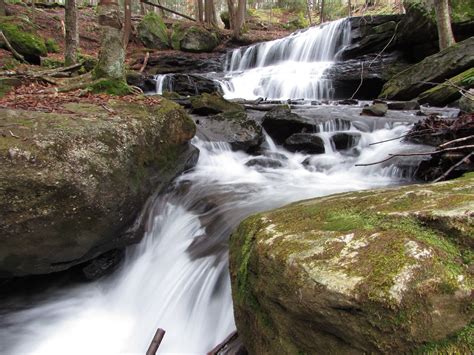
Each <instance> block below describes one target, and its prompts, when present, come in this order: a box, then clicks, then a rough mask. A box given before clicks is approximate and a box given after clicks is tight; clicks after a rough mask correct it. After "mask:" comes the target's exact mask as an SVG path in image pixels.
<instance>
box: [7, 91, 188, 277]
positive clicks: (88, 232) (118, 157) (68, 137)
mask: <svg viewBox="0 0 474 355" xmlns="http://www.w3.org/2000/svg"><path fill="white" fill-rule="evenodd" d="M60 112H63V113H43V112H39V111H24V110H11V109H0V244H1V246H2V247H1V248H0V277H13V276H24V275H30V274H44V273H51V272H56V271H61V270H65V269H68V268H70V267H71V266H73V265H76V264H80V263H83V262H84V261H87V260H91V259H93V258H94V257H96V256H98V255H100V254H103V253H105V252H107V251H109V250H113V249H119V248H123V247H124V246H126V245H129V244H131V243H135V242H137V241H139V240H140V238H141V237H142V236H143V223H139V220H137V217H139V216H140V212H141V211H142V210H143V208H144V206H145V204H146V201H147V199H149V198H150V196H152V195H153V194H154V193H155V192H157V191H159V190H160V189H161V188H163V187H164V186H165V185H166V184H167V183H169V182H170V181H171V180H172V179H173V178H174V177H175V176H176V175H177V174H179V173H180V172H182V171H183V170H184V169H186V168H187V167H189V166H190V165H192V164H193V162H195V161H196V153H197V152H196V150H195V148H193V147H192V146H190V144H189V143H188V142H189V140H190V139H191V138H192V137H193V136H194V134H195V125H194V123H193V121H192V120H191V119H190V118H189V117H188V116H187V115H186V113H185V112H184V111H183V110H182V109H181V108H180V107H179V106H178V105H177V104H174V103H172V102H171V101H168V100H165V99H163V100H162V101H161V102H160V104H159V105H156V106H154V107H151V106H147V105H142V104H140V103H124V102H120V101H118V100H117V101H115V100H110V101H109V102H108V103H107V105H106V106H103V105H102V106H101V105H98V104H93V103H68V104H64V106H63V107H62V108H61V111H60Z"/></svg>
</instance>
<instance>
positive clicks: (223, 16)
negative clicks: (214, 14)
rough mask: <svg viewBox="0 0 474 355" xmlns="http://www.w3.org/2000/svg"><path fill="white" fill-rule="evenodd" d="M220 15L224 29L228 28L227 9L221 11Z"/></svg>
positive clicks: (228, 17)
mask: <svg viewBox="0 0 474 355" xmlns="http://www.w3.org/2000/svg"><path fill="white" fill-rule="evenodd" d="M220 17H221V20H222V23H223V24H224V28H225V29H226V30H230V16H229V11H222V12H221V15H220Z"/></svg>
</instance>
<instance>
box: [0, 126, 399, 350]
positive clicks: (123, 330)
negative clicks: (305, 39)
mask: <svg viewBox="0 0 474 355" xmlns="http://www.w3.org/2000/svg"><path fill="white" fill-rule="evenodd" d="M357 126H359V125H356V124H351V123H350V124H349V125H348V124H347V123H341V122H339V123H337V121H332V122H326V123H324V124H321V125H319V126H317V127H315V131H319V132H320V133H318V134H326V135H329V134H333V133H334V132H340V131H341V130H342V131H345V132H357V133H358V134H360V135H361V139H360V141H359V143H358V145H357V146H356V148H357V149H358V151H359V152H360V154H358V155H357V154H356V155H351V154H347V152H339V151H335V150H333V149H332V148H331V147H329V146H326V152H327V153H326V154H320V155H314V156H308V155H304V154H301V153H290V152H288V151H286V150H284V149H283V148H281V147H279V146H276V145H275V144H274V143H273V141H272V140H271V139H270V138H269V137H267V138H266V140H267V143H266V144H265V145H266V146H267V148H266V150H265V151H264V152H263V153H262V154H263V156H272V158H274V159H278V160H280V161H281V164H282V166H281V167H279V168H273V169H271V168H264V167H259V166H253V167H248V166H246V165H245V164H246V163H247V162H248V161H249V160H250V159H253V158H255V157H254V156H250V155H248V154H246V153H244V152H234V151H231V150H230V147H229V146H228V145H227V144H225V143H212V142H206V141H203V140H199V139H197V138H196V139H195V140H194V144H195V145H196V146H197V147H198V148H199V149H200V152H201V154H200V158H199V161H198V163H197V166H196V167H195V168H194V169H193V170H192V171H190V172H188V173H186V174H184V175H182V176H181V177H180V178H178V179H177V181H176V182H175V184H174V187H173V188H172V189H170V190H169V191H168V192H167V193H164V194H163V195H161V196H160V197H159V198H158V199H157V200H156V201H155V202H154V207H153V209H152V212H151V214H150V216H149V221H148V231H147V233H146V235H145V237H144V239H143V241H142V242H141V243H140V244H139V245H138V246H135V247H131V248H129V250H128V252H127V257H126V261H125V263H124V265H123V266H122V268H121V270H120V271H118V272H116V273H115V274H114V275H112V276H110V277H108V278H105V279H102V280H100V281H97V282H95V283H92V284H87V285H83V286H79V287H74V288H72V289H69V290H61V291H57V292H53V293H48V294H47V295H43V298H44V300H41V301H37V302H36V303H35V304H34V305H30V307H31V308H26V309H24V310H21V311H15V312H13V311H10V312H5V311H3V316H2V318H1V320H0V327H1V329H2V331H1V332H0V353H2V354H9V355H13V354H24V353H28V354H47V355H55V354H61V355H63V354H81V355H84V354H119V353H127V354H143V353H144V352H145V350H146V348H147V346H148V345H149V343H150V341H151V338H152V337H153V334H154V332H155V330H156V329H157V328H158V327H162V328H164V329H165V330H166V332H167V333H166V335H165V338H164V341H163V343H162V345H161V347H160V353H205V352H206V351H209V350H210V349H212V348H213V346H215V345H216V344H218V343H219V342H220V341H221V340H223V339H224V338H225V337H226V336H227V335H228V334H229V333H230V332H231V331H232V330H233V329H234V327H235V326H234V322H233V313H232V300H231V294H230V280H229V274H228V270H227V267H228V257H227V239H228V237H229V234H230V233H231V231H232V230H233V228H235V226H236V225H237V224H238V223H239V221H241V220H242V219H243V218H245V217H246V216H248V215H249V214H252V213H254V212H257V211H262V210H267V209H270V208H276V207H279V206H281V205H284V204H286V203H289V202H292V201H297V200H301V199H305V198H310V197H316V196H322V195H328V194H333V193H337V192H342V191H349V190H360V189H367V188H374V187H381V186H386V185H390V184H394V183H399V182H400V179H399V176H398V175H397V171H395V170H393V169H392V167H391V166H389V165H387V166H370V167H364V168H361V167H355V166H354V165H355V164H356V163H366V162H372V161H376V160H379V159H381V158H383V157H385V156H386V154H387V153H388V152H390V153H395V152H398V151H400V150H401V149H403V147H406V146H407V145H406V144H403V145H402V143H400V142H399V141H392V142H387V143H385V144H381V145H374V146H369V144H370V143H372V142H375V141H381V140H385V139H390V138H394V137H397V136H400V135H402V134H404V133H405V132H406V130H407V126H406V125H388V124H387V125H386V126H384V127H378V128H377V129H374V130H373V131H371V130H367V129H364V131H359V130H358V129H357V128H356V127H357ZM308 158H309V159H310V160H311V164H310V165H308V166H304V165H303V164H302V162H303V161H305V160H307V159H308ZM40 298H42V297H40Z"/></svg>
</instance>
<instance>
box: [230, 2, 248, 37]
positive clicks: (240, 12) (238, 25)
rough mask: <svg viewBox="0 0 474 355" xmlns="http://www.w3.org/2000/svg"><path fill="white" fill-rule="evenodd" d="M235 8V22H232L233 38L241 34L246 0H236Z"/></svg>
mask: <svg viewBox="0 0 474 355" xmlns="http://www.w3.org/2000/svg"><path fill="white" fill-rule="evenodd" d="M238 1H239V3H238V5H237V10H236V13H235V23H234V28H233V31H234V38H240V35H241V34H242V29H243V27H244V24H245V12H246V10H247V0H238Z"/></svg>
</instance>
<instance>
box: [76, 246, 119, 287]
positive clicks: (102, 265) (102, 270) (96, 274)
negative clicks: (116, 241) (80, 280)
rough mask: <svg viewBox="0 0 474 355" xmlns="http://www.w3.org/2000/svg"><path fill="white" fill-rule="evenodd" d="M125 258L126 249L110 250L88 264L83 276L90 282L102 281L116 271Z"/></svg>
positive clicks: (84, 268)
mask: <svg viewBox="0 0 474 355" xmlns="http://www.w3.org/2000/svg"><path fill="white" fill-rule="evenodd" d="M124 257H125V250H124V249H114V250H110V251H108V252H107V253H104V254H102V255H100V256H98V257H96V258H95V259H93V260H92V261H90V262H88V263H86V264H85V265H84V267H83V268H82V274H83V275H84V277H85V278H86V280H89V281H93V280H97V279H100V278H101V277H102V276H105V275H108V274H110V273H112V272H113V271H114V270H116V269H117V268H118V266H119V265H120V263H121V261H122V260H123V258H124Z"/></svg>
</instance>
